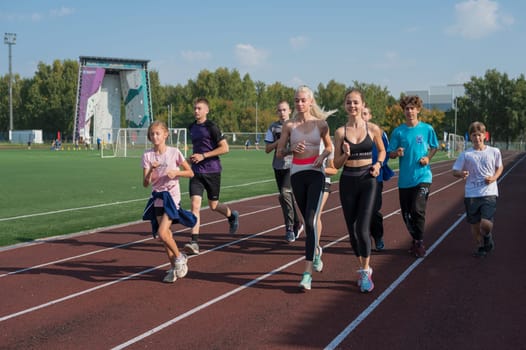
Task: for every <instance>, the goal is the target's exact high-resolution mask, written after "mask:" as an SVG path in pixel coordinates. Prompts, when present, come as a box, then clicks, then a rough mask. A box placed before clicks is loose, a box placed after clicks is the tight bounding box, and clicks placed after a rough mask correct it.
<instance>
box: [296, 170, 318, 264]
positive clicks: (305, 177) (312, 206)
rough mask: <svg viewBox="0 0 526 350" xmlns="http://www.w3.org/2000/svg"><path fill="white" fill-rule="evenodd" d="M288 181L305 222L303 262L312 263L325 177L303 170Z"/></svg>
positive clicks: (315, 172)
mask: <svg viewBox="0 0 526 350" xmlns="http://www.w3.org/2000/svg"><path fill="white" fill-rule="evenodd" d="M290 180H291V183H292V191H293V192H294V198H296V203H297V204H298V208H299V209H300V211H301V214H302V215H303V219H304V220H305V235H306V237H307V238H306V240H305V260H307V261H312V260H313V259H314V252H315V250H316V242H317V241H318V234H319V233H318V225H317V220H318V215H320V205H321V199H322V197H323V186H324V183H325V175H324V174H323V173H322V172H321V171H317V170H303V171H300V172H297V173H295V174H293V175H292V176H291V177H290Z"/></svg>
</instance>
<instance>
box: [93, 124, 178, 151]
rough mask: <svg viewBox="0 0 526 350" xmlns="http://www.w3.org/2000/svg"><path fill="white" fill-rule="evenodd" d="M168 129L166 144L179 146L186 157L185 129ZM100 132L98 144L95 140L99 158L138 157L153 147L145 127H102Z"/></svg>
mask: <svg viewBox="0 0 526 350" xmlns="http://www.w3.org/2000/svg"><path fill="white" fill-rule="evenodd" d="M169 131H170V132H169V133H168V139H167V140H166V144H167V145H168V146H173V147H177V148H179V150H180V151H181V152H182V153H183V155H184V156H185V157H186V153H187V150H188V146H187V139H186V129H185V128H171V129H169ZM102 134H103V135H104V137H101V140H99V141H100V144H99V142H97V144H98V146H97V147H99V148H100V156H101V158H116V157H121V158H140V157H142V155H143V153H144V151H146V150H147V149H150V148H152V147H153V145H152V143H151V142H150V141H149V140H148V129H147V128H141V129H139V128H119V129H104V130H103V131H102Z"/></svg>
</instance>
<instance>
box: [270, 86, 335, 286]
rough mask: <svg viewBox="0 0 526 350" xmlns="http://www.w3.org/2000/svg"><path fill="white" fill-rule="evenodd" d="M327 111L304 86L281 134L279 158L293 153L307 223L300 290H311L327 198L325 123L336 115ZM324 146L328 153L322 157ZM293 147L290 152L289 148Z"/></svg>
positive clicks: (296, 189) (294, 187) (293, 173)
mask: <svg viewBox="0 0 526 350" xmlns="http://www.w3.org/2000/svg"><path fill="white" fill-rule="evenodd" d="M332 113H333V111H331V112H325V111H323V110H322V109H321V108H320V107H319V106H318V105H317V104H316V100H315V99H314V94H313V92H312V90H311V89H309V88H308V87H306V86H300V87H299V88H298V89H297V90H296V93H295V95H294V113H293V115H292V118H291V119H290V120H288V121H287V122H286V123H285V124H284V125H283V129H282V131H281V138H280V139H279V143H278V147H277V148H278V154H277V155H278V157H284V156H286V155H287V154H290V153H292V167H291V171H290V174H291V184H292V191H293V192H294V197H295V199H296V203H297V205H298V208H299V209H300V211H301V214H302V215H303V218H304V221H305V233H306V241H305V261H306V262H305V272H304V273H303V276H302V279H301V282H300V288H301V289H302V290H310V289H311V282H312V270H313V268H312V262H313V260H314V256H315V254H316V245H317V241H318V227H317V222H318V218H319V216H320V213H321V212H320V206H321V203H322V198H323V187H324V183H325V172H324V168H323V164H324V161H325V159H326V158H327V157H328V156H329V155H330V154H331V152H332V150H333V147H332V142H331V138H330V135H329V126H328V125H327V122H326V121H325V119H326V118H327V117H328V116H329V115H330V114H332ZM320 142H322V143H323V145H324V147H325V150H324V151H323V152H322V153H320ZM288 143H290V150H288V149H287V148H286V145H287V144H288Z"/></svg>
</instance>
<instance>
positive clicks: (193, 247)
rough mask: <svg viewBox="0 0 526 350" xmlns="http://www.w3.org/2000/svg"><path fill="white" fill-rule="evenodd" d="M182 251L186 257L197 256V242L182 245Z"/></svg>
mask: <svg viewBox="0 0 526 350" xmlns="http://www.w3.org/2000/svg"><path fill="white" fill-rule="evenodd" d="M184 251H185V253H186V254H188V255H197V254H199V244H197V242H190V243H186V244H185V245H184Z"/></svg>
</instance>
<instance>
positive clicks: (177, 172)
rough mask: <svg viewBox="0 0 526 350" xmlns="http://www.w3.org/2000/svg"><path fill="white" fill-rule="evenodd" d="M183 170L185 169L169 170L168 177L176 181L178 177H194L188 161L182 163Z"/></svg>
mask: <svg viewBox="0 0 526 350" xmlns="http://www.w3.org/2000/svg"><path fill="white" fill-rule="evenodd" d="M181 168H183V169H182V170H181V169H174V170H169V171H168V172H167V175H168V177H169V178H170V179H174V178H176V177H177V176H179V177H193V176H194V172H193V170H192V168H191V167H190V164H188V162H187V161H186V160H185V161H184V162H182V163H181Z"/></svg>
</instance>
